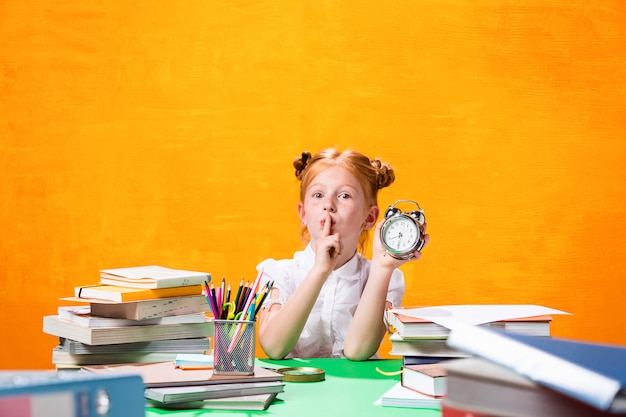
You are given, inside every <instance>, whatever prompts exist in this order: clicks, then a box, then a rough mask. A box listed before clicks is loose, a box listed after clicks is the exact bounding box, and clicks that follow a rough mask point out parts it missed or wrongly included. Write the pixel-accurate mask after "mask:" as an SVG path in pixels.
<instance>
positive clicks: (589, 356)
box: [447, 325, 626, 413]
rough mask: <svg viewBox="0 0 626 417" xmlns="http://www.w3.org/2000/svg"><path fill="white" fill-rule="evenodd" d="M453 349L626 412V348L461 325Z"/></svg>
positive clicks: (596, 404)
mask: <svg viewBox="0 0 626 417" xmlns="http://www.w3.org/2000/svg"><path fill="white" fill-rule="evenodd" d="M447 343H448V345H449V346H450V347H453V348H455V349H458V350H461V351H464V352H467V353H469V354H471V355H475V356H477V357H481V358H483V359H486V360H488V361H491V362H493V363H496V364H498V365H501V366H504V367H505V368H508V369H510V370H512V371H515V372H517V373H518V374H520V375H523V376H525V377H527V378H528V379H530V380H532V381H534V382H536V383H538V384H540V385H543V386H546V387H549V388H551V389H554V390H556V391H559V392H561V393H563V394H565V395H569V396H570V397H573V398H576V399H578V400H580V401H582V402H584V403H587V404H589V405H591V406H593V407H596V408H598V409H600V410H604V411H608V412H610V413H626V389H625V388H626V347H625V346H619V345H609V344H600V343H591V342H582V341H577V340H570V339H560V338H545V337H533V336H524V335H519V334H512V333H505V332H502V331H498V330H494V329H486V328H482V327H478V326H470V325H459V326H458V327H455V328H454V329H453V330H452V332H451V333H450V336H449V337H448V341H447Z"/></svg>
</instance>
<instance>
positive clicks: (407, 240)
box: [381, 215, 420, 254]
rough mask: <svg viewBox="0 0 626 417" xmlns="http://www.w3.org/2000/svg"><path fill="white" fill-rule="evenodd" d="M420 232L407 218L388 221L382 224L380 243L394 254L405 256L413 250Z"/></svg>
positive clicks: (399, 217) (413, 222) (401, 217)
mask: <svg viewBox="0 0 626 417" xmlns="http://www.w3.org/2000/svg"><path fill="white" fill-rule="evenodd" d="M419 236H420V232H419V229H418V226H417V223H416V222H415V221H414V220H413V219H411V218H410V217H407V216H404V215H403V216H398V217H392V218H390V219H388V220H387V221H386V222H385V224H383V229H382V235H381V238H382V241H383V243H384V244H385V245H386V246H387V248H388V250H389V251H390V252H392V253H394V254H407V253H410V252H412V251H413V250H415V247H416V246H417V242H418V240H419Z"/></svg>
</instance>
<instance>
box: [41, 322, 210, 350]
mask: <svg viewBox="0 0 626 417" xmlns="http://www.w3.org/2000/svg"><path fill="white" fill-rule="evenodd" d="M43 331H44V333H47V334H51V335H54V336H58V337H62V338H66V339H71V340H75V341H78V342H81V343H85V344H88V345H107V344H114V343H131V342H146V341H150V340H164V339H186V338H192V337H207V336H212V335H213V322H211V321H206V322H204V323H175V324H155V325H149V326H125V327H94V328H91V327H84V326H81V325H79V324H76V323H73V322H71V321H69V320H65V319H64V318H62V317H60V316H44V318H43Z"/></svg>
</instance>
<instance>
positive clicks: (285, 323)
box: [259, 268, 329, 359]
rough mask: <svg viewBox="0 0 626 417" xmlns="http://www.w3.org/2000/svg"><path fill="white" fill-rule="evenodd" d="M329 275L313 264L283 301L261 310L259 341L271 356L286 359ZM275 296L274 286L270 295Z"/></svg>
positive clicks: (276, 293) (272, 297) (276, 290)
mask: <svg viewBox="0 0 626 417" xmlns="http://www.w3.org/2000/svg"><path fill="white" fill-rule="evenodd" d="M328 275H329V274H324V273H323V271H319V270H316V269H315V268H313V269H312V270H311V271H310V272H309V273H308V275H307V276H306V278H305V279H304V281H303V282H302V283H301V284H300V285H299V286H298V288H296V291H295V292H294V293H293V294H292V295H291V297H289V299H288V300H287V302H286V303H285V304H284V305H282V306H281V305H280V304H274V305H272V306H270V307H269V308H268V309H266V310H262V311H261V315H260V317H259V343H260V345H261V347H262V348H263V351H264V352H265V354H266V355H267V356H269V357H270V359H283V358H284V357H285V356H287V354H288V353H289V352H291V350H292V349H293V347H294V346H295V345H296V342H297V341H298V338H299V337H300V333H302V329H303V328H304V325H305V324H306V321H307V319H308V318H309V314H310V313H311V310H312V309H313V305H314V304H315V301H316V300H317V297H318V295H319V293H320V290H321V289H322V285H324V282H325V281H326V278H328ZM276 298H278V289H276V288H275V289H273V290H272V292H271V294H270V299H276Z"/></svg>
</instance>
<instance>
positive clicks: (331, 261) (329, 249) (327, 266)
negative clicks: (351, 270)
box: [315, 213, 341, 274]
mask: <svg viewBox="0 0 626 417" xmlns="http://www.w3.org/2000/svg"><path fill="white" fill-rule="evenodd" d="M331 226H332V218H331V216H330V213H326V220H325V221H324V228H323V230H322V235H321V236H320V238H319V239H317V241H316V242H315V266H316V267H317V268H319V269H320V270H322V271H324V272H326V273H329V274H330V273H331V272H332V271H333V270H334V269H335V266H336V265H337V259H338V257H339V255H340V254H341V236H340V235H339V233H334V234H331V233H330V230H331Z"/></svg>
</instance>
